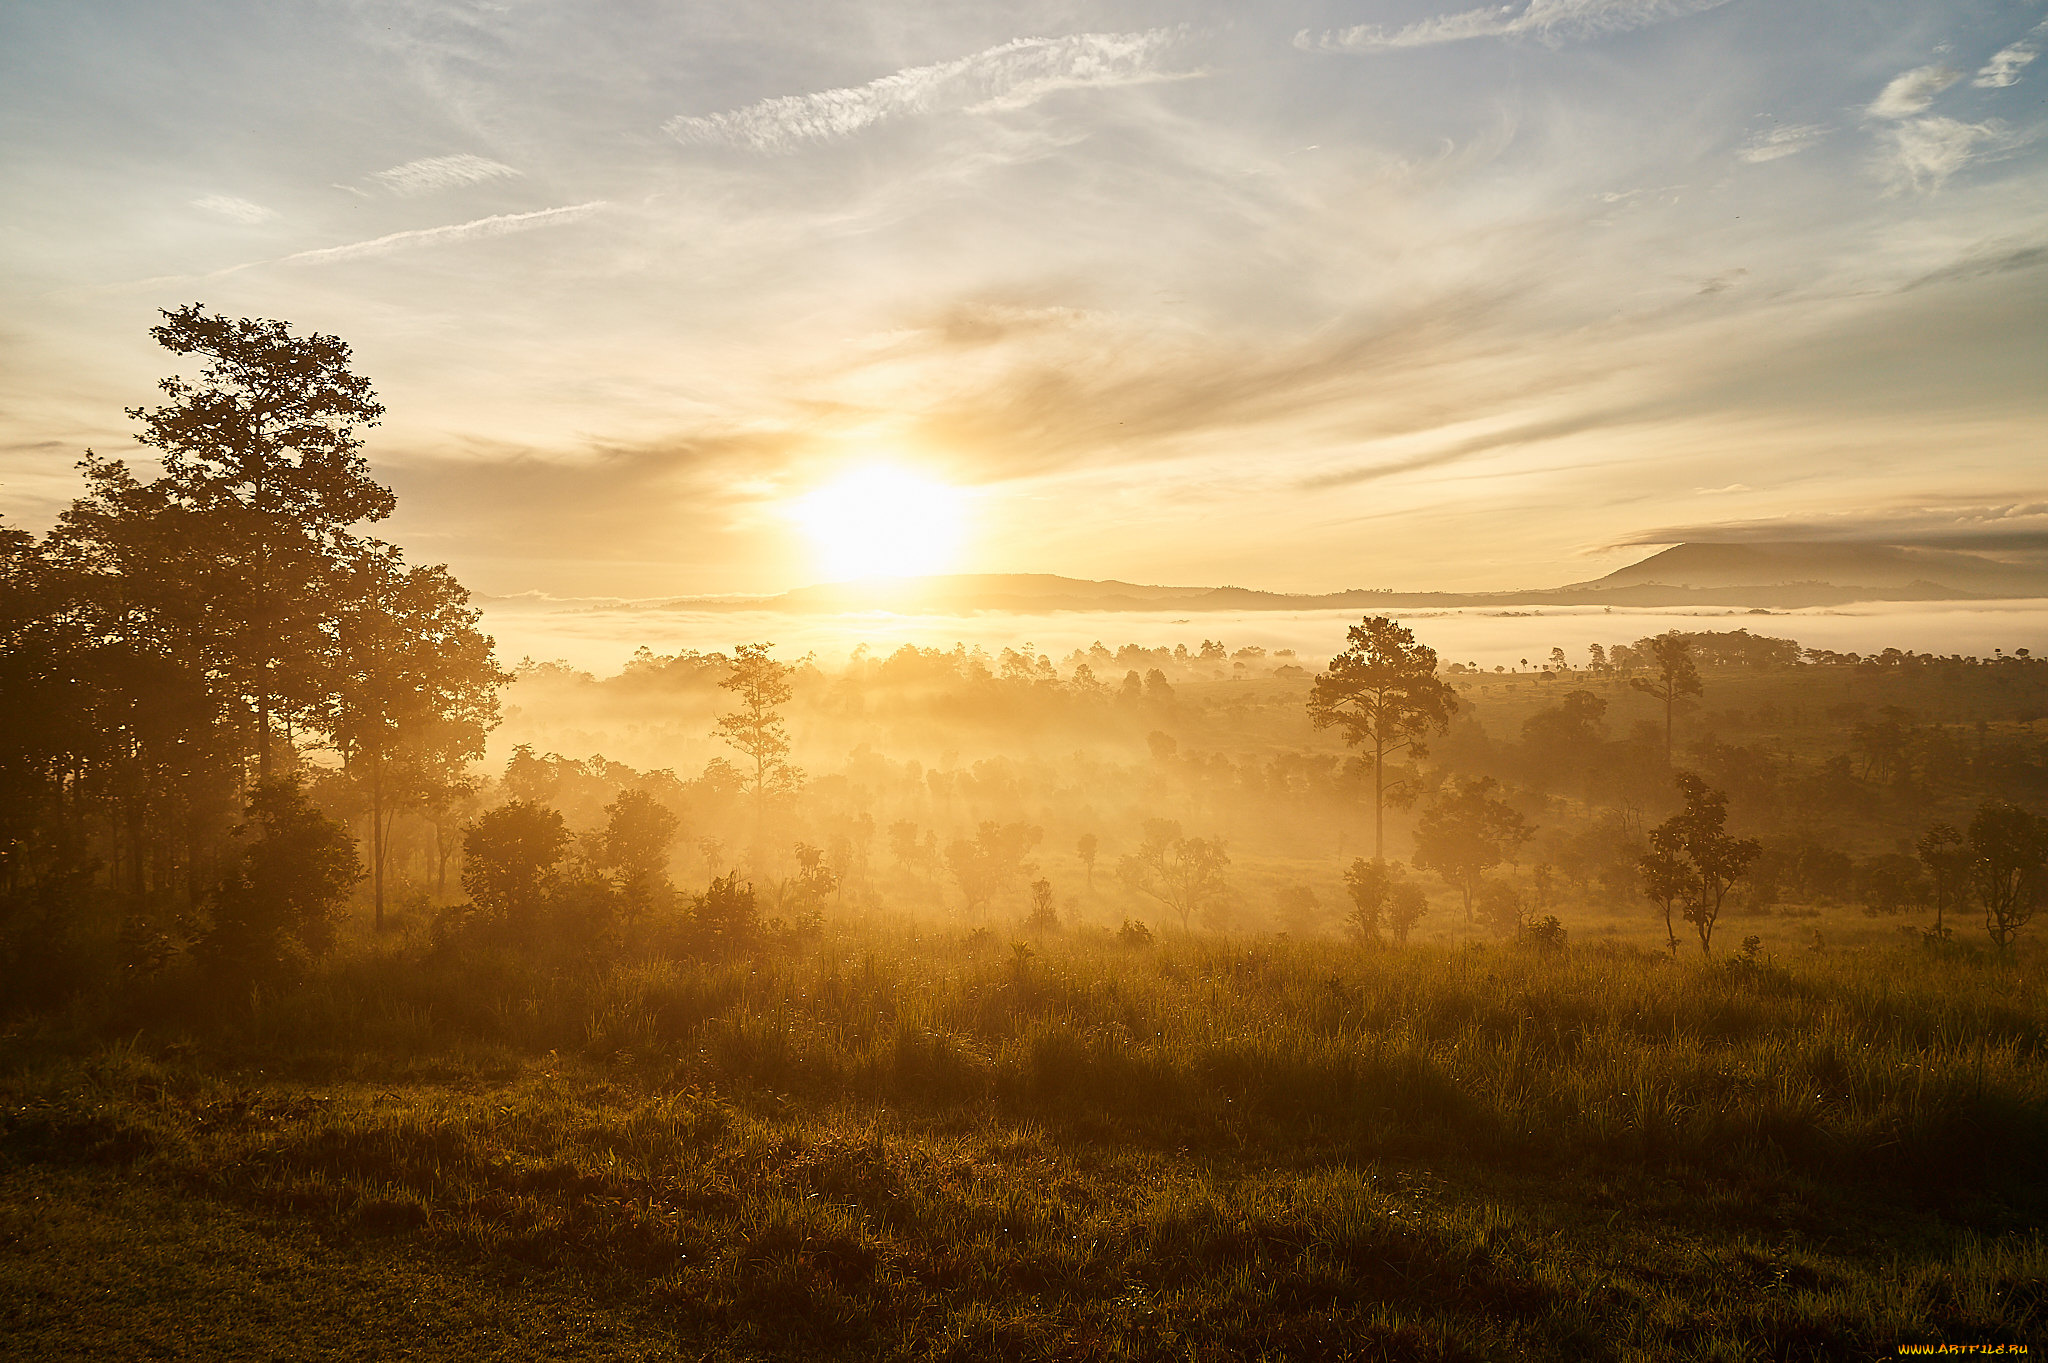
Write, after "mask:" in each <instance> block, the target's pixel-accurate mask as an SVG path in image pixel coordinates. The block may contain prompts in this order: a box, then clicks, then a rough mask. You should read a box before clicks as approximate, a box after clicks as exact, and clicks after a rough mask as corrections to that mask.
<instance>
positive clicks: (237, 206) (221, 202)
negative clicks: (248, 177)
mask: <svg viewBox="0 0 2048 1363" xmlns="http://www.w3.org/2000/svg"><path fill="white" fill-rule="evenodd" d="M192 206H193V207H194V208H197V209H201V210H204V211H205V212H208V213H211V214H213V215H214V216H215V217H219V218H227V219H228V220H230V221H232V222H245V223H251V224H254V223H259V222H269V221H270V220H271V219H272V218H274V217H276V216H277V210H276V209H274V208H265V207H264V206H263V205H262V204H259V203H250V202H249V201H248V200H247V199H238V198H236V197H235V196H234V195H232V194H208V195H205V196H203V197H201V198H197V199H194V200H193V201H192Z"/></svg>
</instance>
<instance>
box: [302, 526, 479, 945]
mask: <svg viewBox="0 0 2048 1363" xmlns="http://www.w3.org/2000/svg"><path fill="white" fill-rule="evenodd" d="M340 584H341V587H342V591H341V593H340V597H341V602H340V606H339V610H338V611H337V613H336V614H335V615H334V616H333V618H332V622H331V629H332V635H331V639H330V653H331V658H330V660H329V663H328V666H327V669H326V670H327V673H328V677H329V680H330V684H331V686H332V688H333V690H332V695H331V699H330V701H329V708H328V713H327V714H326V716H325V719H326V722H327V725H328V728H329V730H330V731H331V732H332V734H333V736H334V741H335V746H336V747H338V748H339V749H340V750H341V753H342V756H343V758H344V759H345V760H346V762H347V764H348V767H349V773H350V775H351V776H352V777H353V778H355V780H356V781H357V782H358V783H359V784H360V785H361V787H362V790H363V792H364V794H365V795H366V796H367V797H368V801H369V807H370V883H371V895H372V902H373V904H374V906H375V907H374V913H375V923H376V926H377V927H378V928H379V929H381V928H382V927H383V926H384V867H385V862H386V855H387V851H388V848H389V841H390V830H391V821H392V819H393V818H394V817H395V816H396V814H397V813H398V812H399V811H400V810H402V809H405V808H408V807H412V806H425V805H430V804H433V803H435V802H436V801H439V800H444V799H446V798H448V797H449V796H450V795H451V794H452V793H453V792H454V791H455V790H456V788H457V787H459V786H460V785H461V784H462V782H463V768H464V767H465V766H466V765H467V764H468V763H469V762H471V761H474V760H475V759H477V758H480V757H482V756H483V752H484V737H485V735H486V734H488V733H489V732H490V730H491V729H492V727H493V726H495V725H496V724H497V722H498V688H499V687H500V686H501V685H503V684H504V682H505V681H506V680H507V677H506V674H505V673H503V672H501V671H499V669H498V665H497V662H496V660H495V659H494V658H493V657H492V654H491V647H492V645H491V639H490V637H489V636H488V635H486V634H484V633H482V632H481V631H480V630H478V628H477V623H478V621H479V620H480V619H481V614H480V612H478V611H477V610H476V609H475V608H474V607H472V606H471V605H470V604H469V593H468V592H467V591H465V590H464V589H463V588H462V587H461V585H460V584H458V583H457V582H456V581H455V579H454V578H452V577H450V576H449V575H448V570H447V569H446V568H443V567H440V566H438V565H436V566H431V567H430V566H426V565H421V566H417V567H412V568H408V567H406V566H405V562H404V559H403V557H402V556H401V555H400V554H399V552H398V551H397V550H396V549H393V548H392V547H391V546H389V545H386V544H374V543H373V544H369V545H365V546H363V547H362V548H361V549H359V550H358V551H357V552H356V553H354V554H353V555H351V557H350V559H349V561H348V562H347V564H346V565H345V568H344V569H343V576H342V577H341V579H340Z"/></svg>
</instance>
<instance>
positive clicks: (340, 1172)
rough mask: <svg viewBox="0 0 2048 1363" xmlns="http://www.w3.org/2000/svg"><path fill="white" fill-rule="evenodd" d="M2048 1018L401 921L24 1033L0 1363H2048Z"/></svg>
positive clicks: (1754, 989) (888, 929)
mask: <svg viewBox="0 0 2048 1363" xmlns="http://www.w3.org/2000/svg"><path fill="white" fill-rule="evenodd" d="M195 1018H199V1019H203V1020H198V1021H195V1020H193V1019H195ZM172 1019H182V1020H181V1021H175V1022H174V1021H172ZM108 1037H118V1039H117V1040H108V1039H106V1038H108ZM2044 1041H2048V1000H2044V997H2043V991H2042V988H2041V976H2040V962H2039V959H2038V957H2023V958H2022V959H2021V960H2019V961H2017V962H2013V961H1999V960H1996V959H1994V958H1991V957H1989V956H1984V955H1972V954H1966V953H1958V954H1953V955H1943V956H1937V955H1934V954H1931V953H1928V952H1926V951H1924V950H1915V949H1907V948H1905V947H1903V946H1902V947H1885V948H1875V947H1873V948H1869V949H1865V950H1862V951H1858V952H1853V953H1850V952H1831V953H1827V954H1820V955H1816V954H1811V953H1796V954H1794V955H1793V956H1787V957H1784V958H1781V959H1771V958H1769V957H1766V958H1765V959H1762V960H1759V961H1754V962H1741V961H1737V962H1732V963H1730V962H1717V963H1713V964H1707V963H1703V962H1698V961H1696V960H1693V959H1689V958H1688V959H1681V960H1679V961H1675V962H1674V961H1671V960H1669V959H1666V958H1663V957H1661V956H1659V955H1654V954H1650V953H1646V952H1640V951H1637V950H1634V949H1631V948H1625V947H1602V946H1593V947H1585V948H1575V949H1572V950H1568V951H1565V952H1561V953H1548V954H1544V953H1538V952H1534V951H1527V950H1521V949H1516V948H1513V947H1506V946H1499V945H1494V946H1479V945H1463V946H1424V947H1420V948H1416V949H1413V950H1410V951H1407V952H1400V953H1396V952H1393V951H1389V950H1379V951H1373V950H1365V949H1361V948H1356V947H1353V946H1349V945H1344V944H1339V943H1336V942H1289V941H1287V940H1285V939H1270V938H1269V939H1232V938H1224V937H1202V938H1168V939H1164V940H1162V941H1161V942H1160V943H1158V944H1157V945H1154V946H1152V947H1149V948H1137V949H1127V948H1124V947H1122V946H1120V945H1118V944H1117V943H1116V941H1115V939H1114V938H1113V937H1112V936H1111V935H1109V934H1107V933H1103V932H1099V931H1093V930H1078V931H1070V932H1068V933H1065V934H1056V935H1049V936H1047V937H1044V938H1039V939H1028V940H1025V941H1013V940H1012V939H1011V937H1010V936H1008V935H1006V934H994V933H985V934H981V935H979V936H975V937H962V936H960V935H958V934H945V933H939V932H936V931H934V930H932V929H929V928H920V927H918V926H916V925H912V924H907V923H904V924H887V923H885V924H881V925H870V926H868V927H865V928H859V929H856V928H852V927H846V928H842V929H836V930H831V931H828V933H827V935H826V937H825V938H824V939H823V940H822V941H815V942H808V943H796V942H785V943H781V944H779V945H776V946H772V947H766V948H763V949H762V950H761V951H759V952H757V953H756V954H754V955H753V956H752V957H751V958H749V959H747V960H744V961H741V960H733V961H724V962H716V961H692V960H685V961H674V960H658V959H649V960H646V961H642V962H638V963H620V962H616V961H609V962H608V961H587V962H582V963H578V964H575V965H573V966H563V965H561V964H559V963H555V964H543V963H539V962H536V961H534V960H531V959H526V958H521V957H517V956H512V955H499V956H477V955H464V956H456V955H454V954H452V953H448V952H446V951H437V950H435V949H434V947H433V946H432V944H431V942H430V941H429V940H428V939H427V937H426V936H425V935H424V934H421V935H417V936H413V937H409V938H406V939H404V940H402V941H388V942H384V943H379V944H377V945H375V946H370V945H366V944H362V943H358V944H357V945H355V946H353V947H351V948H350V949H348V950H345V951H343V952H342V953H340V954H339V955H338V956H337V957H335V958H333V959H332V960H330V961H329V962H328V963H327V964H326V965H324V966H323V967H321V968H320V970H319V971H318V973H316V974H315V975H313V976H311V977H309V978H307V979H305V980H303V981H301V982H299V983H298V984H296V985H294V986H292V987H290V988H279V989H275V990H272V991H269V992H265V993H260V994H258V995H256V996H255V997H253V998H252V999H246V1000H245V999H230V1000H213V1001H210V1002H209V1001H207V1000H205V999H203V998H196V997H194V996H193V995H191V994H189V993H181V992H179V989H178V986H177V985H176V983H175V981H173V982H170V983H167V984H165V985H164V986H162V987H161V988H160V989H158V990H157V991H154V992H150V993H147V994H143V993H138V994H135V995H132V996H130V997H128V998H126V999H122V1000H118V1001H102V1002H101V1003H100V1004H98V1005H96V1006H95V1007H94V1008H85V1007H81V1008H80V1009H79V1010H77V1011H76V1012H75V1013H74V1014H73V1015H71V1016H70V1017H69V1018H68V1019H64V1020H45V1021H43V1022H40V1023H36V1024H32V1025H31V1024H20V1025H16V1026H15V1027H13V1028H12V1029H11V1030H10V1031H8V1032H7V1033H6V1034H5V1037H4V1042H0V1085H4V1104H5V1108H4V1113H5V1115H4V1126H0V1161H4V1162H0V1185H4V1186H0V1207H4V1208H5V1210H4V1211H0V1300H4V1301H6V1302H7V1303H9V1304H8V1305H7V1306H5V1307H0V1313H4V1315H0V1351H6V1352H12V1353H14V1354H16V1355H17V1356H23V1357H30V1356H33V1357H40V1358H68V1357H105V1356H117V1357H119V1356H128V1357H189V1358H214V1357H249V1358H259V1357H261V1358H270V1357H278V1358H287V1357H305V1358H316V1357H339V1356H343V1355H354V1356H363V1355H367V1356H373V1357H402V1356H411V1355H418V1356H439V1357H452V1356H483V1357H489V1356H503V1357H536V1356H540V1357H548V1356H554V1357H605V1356H618V1357H628V1356H664V1355H666V1356H678V1357H699V1356H710V1357H720V1358H752V1357H789V1358H834V1357H837V1358H848V1359H852V1358H870V1357H884V1358H984V1357H1001V1358H1072V1359H1091V1358H1105V1359H1107V1358H1196V1359H1237V1358H1261V1357H1264V1358H1344V1357H1359V1358H1395V1359H1437V1358H1471V1359H1493V1358H1519V1357H1535V1358H1560V1359H1566V1358H1570V1359H1604V1358H1614V1359H1621V1358H1702V1359H1704V1358H1727V1359H1736V1358H1841V1357H1851V1358H1854V1357H1881V1356H1889V1355H1890V1354H1891V1352H1892V1350H1893V1349H1894V1348H1895V1346H1897V1345H1898V1344H1900V1343H1919V1342H1931V1341H1948V1342H1963V1343H1989V1342H2001V1343H2014V1344H2017V1343H2034V1344H2040V1343H2042V1342H2043V1340H2044V1337H2048V1243H2044V1241H2043V1239H2042V1237H2041V1234H2040V1227H2041V1225H2042V1218H2043V1212H2044V1210H2048V1177H2044V1162H2043V1152H2044V1151H2048V1053H2044Z"/></svg>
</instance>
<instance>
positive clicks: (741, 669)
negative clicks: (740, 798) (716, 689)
mask: <svg viewBox="0 0 2048 1363" xmlns="http://www.w3.org/2000/svg"><path fill="white" fill-rule="evenodd" d="M773 647H774V645H773V644H741V645H740V646H739V647H738V648H736V649H734V650H733V656H732V674H731V675H730V676H728V677H727V678H726V679H725V680H724V681H722V682H720V683H719V685H720V686H721V687H723V688H724V689H726V690H727V691H730V692H732V693H733V695H734V696H736V697H737V698H738V699H739V704H740V708H739V709H737V710H734V711H732V712H730V713H729V714H723V715H720V716H719V717H718V725H717V727H716V728H715V729H714V730H713V732H714V733H715V734H716V735H717V736H718V737H719V738H722V739H724V740H725V741H726V742H727V743H729V744H731V745H732V746H733V747H734V748H736V749H738V750H739V751H740V752H741V753H742V754H743V755H745V756H746V757H748V758H751V759H752V760H753V764H754V770H753V774H752V775H751V776H749V777H748V778H747V792H748V794H749V795H751V796H752V797H753V802H754V861H755V863H756V865H757V866H758V864H759V862H760V859H761V847H762V839H763V837H764V836H765V835H766V827H767V819H768V801H769V799H770V797H772V796H775V795H781V794H785V793H787V792H789V791H793V790H795V789H796V788H797V787H798V786H799V785H801V784H802V783H803V773H802V772H801V771H798V770H797V769H796V768H795V767H792V766H791V765H790V764H789V731H788V730H787V729H785V728H784V727H783V723H782V714H781V711H780V710H779V709H778V707H779V706H783V705H787V704H788V703H789V698H790V696H791V695H792V694H793V690H792V688H791V685H790V676H791V674H792V673H794V672H795V671H796V669H795V668H794V667H792V666H791V665H790V664H788V663H782V662H777V661H776V660H775V659H773V658H771V657H769V656H768V650H769V649H771V648H773Z"/></svg>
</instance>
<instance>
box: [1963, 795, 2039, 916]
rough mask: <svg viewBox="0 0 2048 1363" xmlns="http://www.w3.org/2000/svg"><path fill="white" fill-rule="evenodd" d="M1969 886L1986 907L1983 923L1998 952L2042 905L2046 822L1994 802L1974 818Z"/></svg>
mask: <svg viewBox="0 0 2048 1363" xmlns="http://www.w3.org/2000/svg"><path fill="white" fill-rule="evenodd" d="M1968 849H1969V867H1970V888H1971V889H1972V890H1974V891H1975V892H1976V895H1977V903H1978V904H1979V905H1980V906H1981V907H1982V908H1983V910H1984V928H1985V931H1987V932H1989V933H1990V934H1991V942H1992V945H1994V946H1996V947H1997V948H1998V949H1999V950H2000V951H2002V952H2003V951H2010V950H2011V949H2012V942H2013V938H2014V937H2015V936H2017V935H2018V934H2019V930H2020V929H2021V928H2023V927H2025V926H2026V925H2027V922H2028V920H2030V919H2031V918H2033V916H2034V911H2035V910H2036V909H2037V908H2038V907H2039V906H2040V902H2041V899H2042V896H2043V893H2044V891H2048V877H2044V866H2043V863H2044V862H2048V822H2044V821H2043V820H2042V819H2040V818H2038V817H2037V816H2035V815H2033V814H2030V813H2028V812H2027V811H2026V810H2024V809H2021V808H2019V807H2018V806H2016V805H2009V804H2005V803H2003V802H1993V803H1991V804H1987V805H1984V806H1983V807H1981V808H1980V809H1978V811H1977V813H1976V816H1975V817H1973V818H1972V819H1971V820H1970V832H1969V844H1968Z"/></svg>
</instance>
